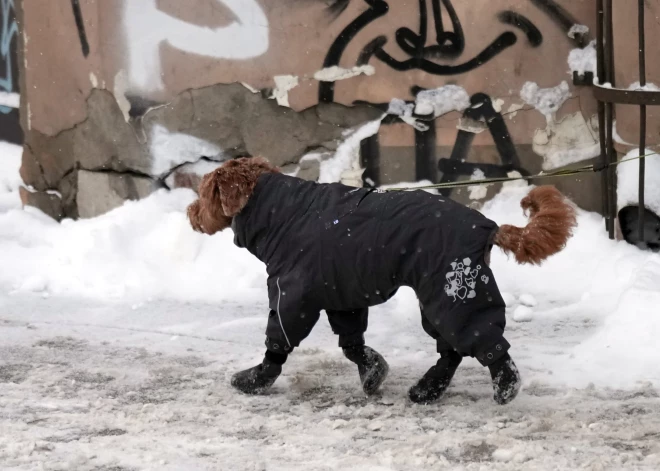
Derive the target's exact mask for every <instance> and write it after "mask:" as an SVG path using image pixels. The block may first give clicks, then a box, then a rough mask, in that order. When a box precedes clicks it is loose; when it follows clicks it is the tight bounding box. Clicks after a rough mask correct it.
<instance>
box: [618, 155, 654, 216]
mask: <svg viewBox="0 0 660 471" xmlns="http://www.w3.org/2000/svg"><path fill="white" fill-rule="evenodd" d="M644 154H646V155H647V157H645V159H646V166H645V173H644V183H645V185H644V203H645V204H644V205H645V206H646V207H647V208H648V209H650V210H651V211H653V212H654V213H655V214H660V155H659V154H656V153H654V152H653V151H652V150H650V149H646V151H645V152H644ZM637 157H639V149H634V150H632V151H630V152H629V153H628V154H627V155H626V156H625V157H624V158H623V159H622V162H623V163H621V164H619V165H617V169H616V172H617V177H618V188H617V208H618V209H621V208H623V207H625V206H628V205H636V204H637V202H638V201H639V159H638V158H637ZM626 160H629V162H625V161H626Z"/></svg>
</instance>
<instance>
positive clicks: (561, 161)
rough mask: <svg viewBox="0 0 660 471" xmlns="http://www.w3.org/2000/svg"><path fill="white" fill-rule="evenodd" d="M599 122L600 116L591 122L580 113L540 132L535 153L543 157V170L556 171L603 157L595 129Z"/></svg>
mask: <svg viewBox="0 0 660 471" xmlns="http://www.w3.org/2000/svg"><path fill="white" fill-rule="evenodd" d="M596 122H597V118H596V116H593V117H592V119H591V120H590V121H589V122H587V121H585V119H584V116H582V113H580V112H579V111H578V112H577V113H574V114H570V115H567V116H564V118H563V119H562V120H561V121H559V122H553V123H552V126H550V125H549V126H548V127H547V128H546V129H537V130H536V132H535V134H534V139H533V140H532V149H533V150H534V152H535V153H536V154H538V155H540V156H541V157H543V166H542V168H543V170H553V169H556V168H560V167H563V166H565V165H568V164H571V163H575V162H580V161H583V160H587V159H591V158H593V157H596V156H598V155H600V144H599V141H598V138H597V137H596V136H598V131H597V126H594V125H595V123H596ZM595 128H596V129H595Z"/></svg>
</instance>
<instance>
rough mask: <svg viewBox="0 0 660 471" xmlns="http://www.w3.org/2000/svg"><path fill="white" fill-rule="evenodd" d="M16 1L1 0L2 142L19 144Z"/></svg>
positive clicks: (0, 106)
mask: <svg viewBox="0 0 660 471" xmlns="http://www.w3.org/2000/svg"><path fill="white" fill-rule="evenodd" d="M15 10H16V7H15V2H14V0H0V141H9V142H14V143H16V144H20V143H21V142H22V141H23V132H22V130H21V127H20V123H19V119H18V107H19V101H20V98H19V87H18V69H19V64H18V23H17V22H16V11H15Z"/></svg>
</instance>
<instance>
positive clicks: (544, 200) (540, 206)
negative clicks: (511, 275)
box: [495, 186, 577, 265]
mask: <svg viewBox="0 0 660 471" xmlns="http://www.w3.org/2000/svg"><path fill="white" fill-rule="evenodd" d="M520 206H522V208H523V210H524V211H525V212H527V211H529V223H528V224H527V226H525V227H516V226H510V225H503V226H501V227H500V229H499V231H498V232H497V235H496V236H495V245H497V246H499V247H500V248H501V249H502V250H503V251H504V252H505V253H507V254H510V253H511V254H513V255H514V256H515V258H516V261H517V262H518V263H530V264H534V265H538V264H540V263H541V262H542V261H544V260H545V259H546V258H548V257H549V256H551V255H554V254H556V253H557V252H559V251H561V250H562V249H563V248H564V246H565V245H566V242H567V241H568V239H569V238H570V237H571V235H572V234H573V229H574V228H575V226H576V224H577V222H576V218H575V210H574V209H573V207H572V206H571V205H570V204H569V203H568V202H567V201H566V200H565V199H564V196H563V195H562V194H561V193H560V192H559V190H557V189H556V188H555V187H553V186H540V187H538V188H534V189H533V190H532V191H530V192H529V194H528V195H527V196H526V197H525V198H523V199H522V201H521V202H520Z"/></svg>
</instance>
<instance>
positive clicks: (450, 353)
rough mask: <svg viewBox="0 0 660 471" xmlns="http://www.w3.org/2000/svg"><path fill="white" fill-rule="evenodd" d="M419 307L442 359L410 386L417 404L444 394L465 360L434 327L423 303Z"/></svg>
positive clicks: (409, 393) (427, 402)
mask: <svg viewBox="0 0 660 471" xmlns="http://www.w3.org/2000/svg"><path fill="white" fill-rule="evenodd" d="M419 307H420V310H421V313H422V327H423V328H424V331H425V332H426V333H427V334H429V335H430V336H431V337H433V338H434V339H435V341H436V345H437V350H438V353H439V354H440V359H439V360H438V362H437V363H436V364H435V365H433V366H432V367H431V368H429V370H428V371H427V372H426V373H425V374H424V376H422V378H421V379H420V380H419V381H418V382H417V383H416V384H415V385H414V386H413V387H411V388H410V390H409V391H408V397H409V398H410V400H411V401H412V402H414V403H417V404H430V403H432V402H435V401H437V400H438V399H440V398H441V397H442V396H443V395H444V393H445V391H446V390H447V388H448V387H449V384H450V383H451V380H452V378H453V377H454V373H456V370H457V369H458V366H459V365H460V364H461V361H463V356H462V355H460V354H459V353H458V352H456V350H454V349H453V347H452V346H451V345H450V344H449V343H448V342H447V341H446V340H445V339H443V338H442V336H441V335H440V333H439V332H438V331H437V330H436V329H435V328H434V327H433V324H431V322H429V320H428V319H427V318H426V316H425V315H424V307H423V306H422V305H421V303H420V306H419Z"/></svg>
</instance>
